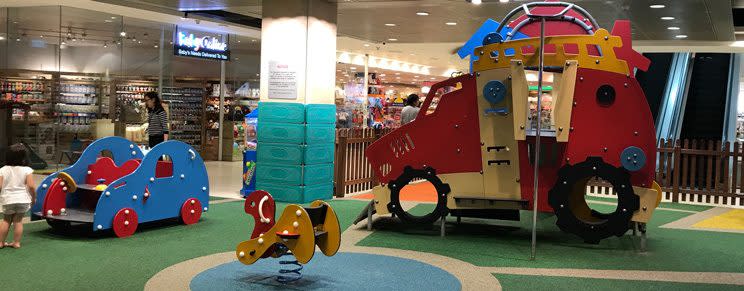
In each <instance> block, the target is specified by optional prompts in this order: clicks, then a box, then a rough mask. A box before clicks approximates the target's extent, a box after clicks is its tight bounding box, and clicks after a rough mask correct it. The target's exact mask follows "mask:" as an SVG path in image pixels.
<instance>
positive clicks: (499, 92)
mask: <svg viewBox="0 0 744 291" xmlns="http://www.w3.org/2000/svg"><path fill="white" fill-rule="evenodd" d="M504 97H506V85H504V83H501V81H496V80H492V81H488V83H486V86H484V87H483V98H486V100H487V101H488V102H489V103H491V104H496V103H499V102H501V101H504Z"/></svg>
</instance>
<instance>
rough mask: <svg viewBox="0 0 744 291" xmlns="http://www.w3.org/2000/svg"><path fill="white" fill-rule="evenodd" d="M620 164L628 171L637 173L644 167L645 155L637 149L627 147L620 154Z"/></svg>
mask: <svg viewBox="0 0 744 291" xmlns="http://www.w3.org/2000/svg"><path fill="white" fill-rule="evenodd" d="M620 163H621V164H622V165H623V168H625V169H626V170H628V171H631V172H634V171H638V170H640V169H641V168H643V166H645V165H646V154H645V153H643V150H642V149H641V148H639V147H634V146H630V147H627V148H625V149H624V150H623V152H622V153H621V154H620Z"/></svg>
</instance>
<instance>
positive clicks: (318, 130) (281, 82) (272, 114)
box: [256, 0, 337, 203]
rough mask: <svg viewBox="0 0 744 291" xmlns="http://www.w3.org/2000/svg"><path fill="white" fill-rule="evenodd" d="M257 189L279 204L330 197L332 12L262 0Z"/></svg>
mask: <svg viewBox="0 0 744 291" xmlns="http://www.w3.org/2000/svg"><path fill="white" fill-rule="evenodd" d="M262 10H263V11H262V14H263V21H262V23H261V100H260V102H259V106H258V111H259V114H258V134H257V135H258V146H257V163H256V188H257V189H259V190H265V191H268V192H269V193H271V195H272V196H274V199H275V200H277V201H283V202H295V203H304V202H309V201H312V200H316V199H330V198H331V197H332V195H333V176H334V175H333V173H334V169H333V158H334V157H333V155H334V147H335V134H336V130H335V123H336V107H335V105H334V86H335V76H336V15H337V5H336V3H331V2H328V1H325V0H270V1H269V0H264V1H263V7H262Z"/></svg>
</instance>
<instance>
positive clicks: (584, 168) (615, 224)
mask: <svg viewBox="0 0 744 291" xmlns="http://www.w3.org/2000/svg"><path fill="white" fill-rule="evenodd" d="M595 176H596V177H600V178H602V179H604V180H605V181H607V182H610V183H611V184H612V186H613V188H614V190H615V191H616V192H617V208H616V209H615V212H613V213H609V214H602V215H598V213H597V212H595V211H592V213H593V216H594V217H595V218H598V220H599V221H598V222H589V221H585V220H582V219H580V218H578V217H577V216H576V215H575V213H574V212H573V211H572V209H571V207H569V205H570V202H569V201H570V199H571V195H572V191H571V190H572V189H573V187H574V186H575V185H576V183H582V181H585V180H586V179H587V178H591V177H595ZM582 199H583V198H582ZM548 203H549V204H550V206H552V207H553V210H554V211H555V215H556V217H557V218H558V220H557V221H556V223H555V224H556V225H557V226H558V227H559V228H560V229H561V230H562V231H565V232H568V233H573V234H575V235H577V236H579V237H581V238H582V239H584V241H585V242H587V243H592V244H597V243H599V241H600V240H602V239H605V238H608V237H610V236H613V235H615V236H622V235H624V234H625V233H626V232H627V231H628V230H629V229H630V220H631V218H632V217H633V213H634V212H635V211H637V210H638V208H639V207H640V198H639V197H638V195H636V194H635V192H634V191H633V187H632V184H631V182H630V173H629V172H628V171H627V170H625V169H624V168H622V167H613V166H612V165H610V164H608V163H605V162H604V161H603V160H602V158H600V157H589V158H587V159H586V161H584V162H581V163H578V164H575V165H566V166H563V167H562V168H561V169H560V170H559V171H558V180H557V181H556V184H555V185H554V186H553V188H552V189H550V192H549V193H548Z"/></svg>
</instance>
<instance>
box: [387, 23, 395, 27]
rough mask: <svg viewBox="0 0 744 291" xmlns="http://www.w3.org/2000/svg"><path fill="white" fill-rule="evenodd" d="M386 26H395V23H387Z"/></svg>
mask: <svg viewBox="0 0 744 291" xmlns="http://www.w3.org/2000/svg"><path fill="white" fill-rule="evenodd" d="M385 26H391V27H392V26H395V23H385Z"/></svg>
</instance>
